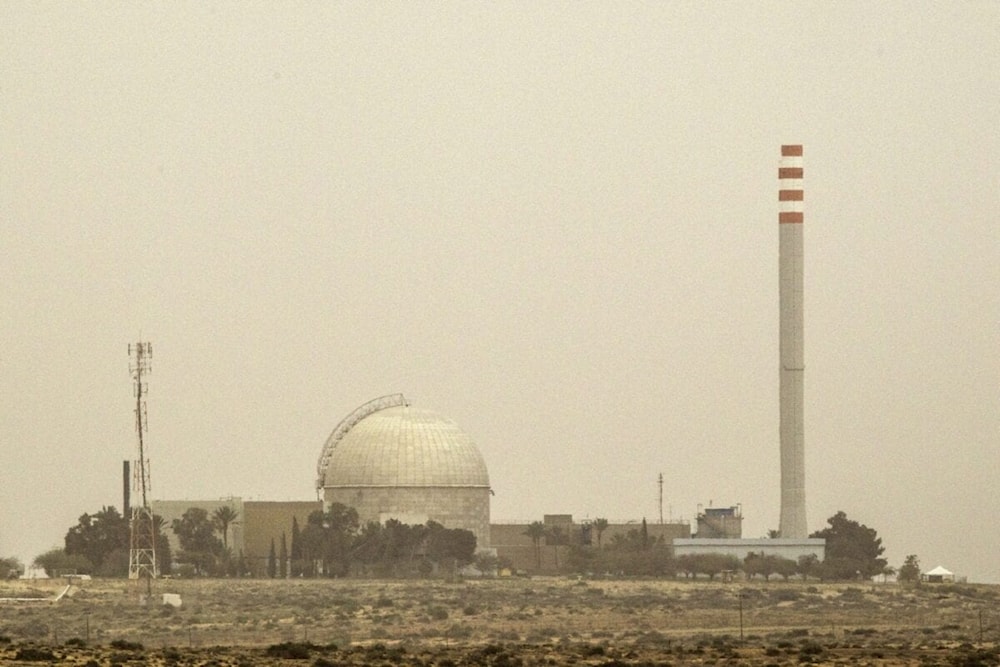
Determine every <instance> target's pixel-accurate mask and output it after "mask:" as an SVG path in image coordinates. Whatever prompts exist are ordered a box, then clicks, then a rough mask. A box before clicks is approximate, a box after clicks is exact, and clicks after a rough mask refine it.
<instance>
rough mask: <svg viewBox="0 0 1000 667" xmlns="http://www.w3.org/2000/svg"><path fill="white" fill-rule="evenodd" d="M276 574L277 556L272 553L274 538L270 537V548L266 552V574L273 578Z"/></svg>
mask: <svg viewBox="0 0 1000 667" xmlns="http://www.w3.org/2000/svg"><path fill="white" fill-rule="evenodd" d="M277 574H278V557H277V555H276V554H275V553H274V538H273V537H272V538H271V550H270V551H269V552H268V554H267V576H269V577H270V578H271V579H274V577H275V576H277Z"/></svg>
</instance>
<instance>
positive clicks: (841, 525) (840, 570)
mask: <svg viewBox="0 0 1000 667" xmlns="http://www.w3.org/2000/svg"><path fill="white" fill-rule="evenodd" d="M827 523H828V524H829V526H827V527H826V528H824V529H823V530H818V531H816V532H815V533H813V534H812V535H810V537H821V538H823V539H825V540H826V559H825V560H824V561H823V566H822V567H821V568H820V576H822V577H823V578H824V579H857V578H858V577H861V578H864V579H869V578H871V577H874V576H876V575H879V574H881V573H882V571H883V570H884V569H885V566H886V565H888V561H887V560H886V559H885V558H882V553H883V552H884V551H885V548H884V547H883V546H882V538H880V537H879V536H878V533H877V532H876V531H875V529H874V528H869V527H868V526H866V525H864V524H861V523H858V522H857V521H852V520H851V519H848V518H847V515H846V514H845V513H844V512H837V513H836V514H834V515H833V516H832V517H830V518H829V519H827Z"/></svg>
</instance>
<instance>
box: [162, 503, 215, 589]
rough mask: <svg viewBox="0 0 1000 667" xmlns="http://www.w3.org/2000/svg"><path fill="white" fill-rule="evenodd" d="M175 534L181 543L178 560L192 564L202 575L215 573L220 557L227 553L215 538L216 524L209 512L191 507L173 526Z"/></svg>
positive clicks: (174, 521) (175, 520)
mask: <svg viewBox="0 0 1000 667" xmlns="http://www.w3.org/2000/svg"><path fill="white" fill-rule="evenodd" d="M171 526H172V528H173V531H174V534H175V535H176V536H177V539H178V541H180V543H181V550H182V551H181V553H179V554H178V555H177V559H178V560H180V561H183V562H187V563H191V564H192V565H194V567H195V571H196V572H198V573H200V574H205V573H214V572H215V570H216V564H217V561H218V559H219V557H220V556H222V555H223V553H225V551H224V549H225V547H224V546H223V544H222V540H220V539H219V538H218V537H216V536H215V524H214V523H213V522H212V520H211V519H210V518H209V516H208V511H207V510H205V509H203V508H201V507H190V508H188V509H187V510H186V511H185V512H184V514H182V515H181V518H180V519H174V520H173V523H172V524H171Z"/></svg>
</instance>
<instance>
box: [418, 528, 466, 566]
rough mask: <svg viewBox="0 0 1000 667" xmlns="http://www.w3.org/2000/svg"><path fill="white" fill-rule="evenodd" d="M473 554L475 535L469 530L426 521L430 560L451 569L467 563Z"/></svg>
mask: <svg viewBox="0 0 1000 667" xmlns="http://www.w3.org/2000/svg"><path fill="white" fill-rule="evenodd" d="M475 554H476V536H475V534H474V533H473V532H472V531H471V530H465V529H463V528H445V527H444V526H442V525H441V524H439V523H437V522H435V521H428V522H427V557H428V558H430V559H431V560H432V561H434V562H436V563H438V565H443V566H445V567H446V568H449V569H451V568H455V567H463V566H465V565H468V564H469V563H471V562H472V561H473V560H474V559H475Z"/></svg>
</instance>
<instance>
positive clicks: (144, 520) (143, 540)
mask: <svg viewBox="0 0 1000 667" xmlns="http://www.w3.org/2000/svg"><path fill="white" fill-rule="evenodd" d="M128 354H129V371H130V372H131V373H132V388H133V391H134V393H135V432H136V435H137V436H138V446H139V460H138V461H136V464H135V476H134V478H133V480H132V483H133V486H134V487H135V490H136V491H138V492H139V495H140V499H141V502H140V503H133V505H132V516H131V519H130V521H129V528H130V537H129V553H128V578H129V579H130V580H134V581H135V583H136V584H138V583H139V581H140V580H145V581H146V596H147V597H148V596H150V595H152V592H153V579H154V578H156V574H157V571H156V526H155V525H154V524H153V512H152V510H151V509H150V508H149V496H148V493H149V490H150V483H149V459H148V458H146V448H145V444H144V442H143V435H144V434H145V432H146V399H145V398H144V397H145V394H146V384H145V382H144V381H143V377H142V376H143V375H144V374H146V373H150V372H151V369H150V363H149V362H150V359H151V358H152V356H153V346H152V344H150V343H143V342H138V343H133V344H130V345H129V346H128ZM140 597H141V596H140Z"/></svg>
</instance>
